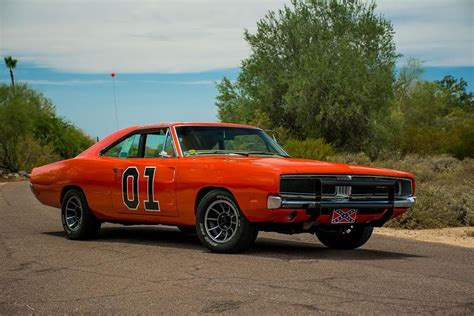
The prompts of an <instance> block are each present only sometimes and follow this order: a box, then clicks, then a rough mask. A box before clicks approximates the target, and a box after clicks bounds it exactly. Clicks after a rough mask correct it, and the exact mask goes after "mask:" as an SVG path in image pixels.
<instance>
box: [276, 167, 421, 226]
mask: <svg viewBox="0 0 474 316" xmlns="http://www.w3.org/2000/svg"><path fill="white" fill-rule="evenodd" d="M340 178H341V179H325V178H316V179H315V180H314V181H313V182H312V184H313V185H314V187H313V188H312V191H313V192H314V193H313V194H310V196H308V194H307V193H306V194H296V195H295V194H294V193H289V194H288V193H280V194H279V195H275V196H269V197H268V200H267V208H268V209H273V210H278V209H294V210H298V209H300V210H301V209H304V210H306V213H307V214H308V215H311V217H312V218H314V219H316V218H318V217H319V216H321V215H322V214H323V213H324V212H327V211H328V210H331V209H341V208H343V209H359V210H361V211H362V210H364V212H365V213H367V212H369V213H370V212H376V213H380V214H382V215H381V216H380V217H379V218H378V219H375V220H371V221H370V225H372V226H382V225H383V224H385V223H386V222H387V221H388V220H389V219H390V218H392V216H393V215H394V210H395V209H407V208H410V207H413V206H415V204H416V197H414V196H403V195H402V194H401V192H400V190H399V191H398V193H397V194H395V191H396V187H397V181H396V180H395V179H393V180H392V179H353V178H352V177H350V176H347V177H340ZM328 186H334V187H335V188H336V195H335V196H328V195H324V194H323V192H326V191H325V190H324V189H325V188H327V187H328ZM354 187H355V188H361V187H362V188H364V187H365V188H367V189H368V190H369V192H370V191H372V190H373V192H374V193H375V192H383V193H382V194H378V195H376V194H374V193H373V194H372V195H371V196H360V195H358V194H356V195H354V196H353V195H352V194H351V191H352V188H354ZM376 190H377V191H376ZM339 193H340V194H339Z"/></svg>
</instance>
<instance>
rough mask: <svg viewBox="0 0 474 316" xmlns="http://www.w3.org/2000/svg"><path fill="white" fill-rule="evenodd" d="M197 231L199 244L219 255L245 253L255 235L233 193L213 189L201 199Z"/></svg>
mask: <svg viewBox="0 0 474 316" xmlns="http://www.w3.org/2000/svg"><path fill="white" fill-rule="evenodd" d="M196 228H197V235H198V237H199V239H200V240H201V243H202V244H203V245H204V246H205V247H206V248H207V249H209V250H211V251H212V252H219V253H236V252H241V251H245V250H247V249H248V248H249V247H250V246H251V245H252V244H253V242H254V241H255V239H256V237H257V234H258V230H257V229H256V228H255V226H254V225H253V224H252V223H250V222H249V221H247V219H246V218H245V216H244V215H243V214H242V212H241V211H240V209H239V206H238V205H237V203H236V201H235V200H234V197H233V196H232V194H230V193H229V192H227V191H224V190H213V191H211V192H209V193H208V194H206V195H205V196H204V197H203V198H202V200H201V201H200V203H199V206H198V209H197V214H196Z"/></svg>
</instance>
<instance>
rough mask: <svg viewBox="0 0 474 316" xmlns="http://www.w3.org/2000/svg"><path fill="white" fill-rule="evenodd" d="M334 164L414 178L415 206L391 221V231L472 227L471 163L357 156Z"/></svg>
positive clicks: (444, 158) (473, 191) (473, 185)
mask: <svg viewBox="0 0 474 316" xmlns="http://www.w3.org/2000/svg"><path fill="white" fill-rule="evenodd" d="M336 160H338V161H342V162H348V163H356V164H362V165H372V166H378V167H384V168H390V169H397V170H403V171H408V172H411V173H413V174H414V175H415V177H416V196H417V198H418V199H417V205H416V206H415V207H414V208H412V209H410V210H409V211H408V212H407V213H406V214H404V215H403V216H401V217H399V218H397V219H395V220H393V221H391V222H390V223H389V226H391V227H399V228H411V229H413V228H441V227H455V226H474V159H465V160H459V159H456V158H452V157H447V156H436V157H420V156H406V157H405V158H403V159H391V160H384V161H372V162H371V161H370V159H368V158H367V156H365V155H363V154H358V155H345V156H338V157H336Z"/></svg>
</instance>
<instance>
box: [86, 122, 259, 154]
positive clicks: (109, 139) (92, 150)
mask: <svg viewBox="0 0 474 316" xmlns="http://www.w3.org/2000/svg"><path fill="white" fill-rule="evenodd" d="M175 126H227V127H240V128H252V129H260V128H258V127H255V126H250V125H244V124H234V123H218V122H163V123H155V124H148V125H137V126H129V127H126V128H123V129H121V130H118V131H116V132H114V133H112V134H110V135H108V136H106V137H105V138H103V139H102V140H100V141H99V142H97V143H95V144H94V145H92V146H91V147H89V148H88V149H86V150H85V151H83V152H82V153H80V154H79V155H78V156H97V155H98V154H99V152H100V151H101V150H102V149H104V148H106V147H107V146H109V145H111V144H113V143H114V142H115V141H117V140H118V139H120V138H121V137H124V136H125V135H127V134H130V133H134V132H138V133H140V131H142V130H148V129H154V128H161V127H175Z"/></svg>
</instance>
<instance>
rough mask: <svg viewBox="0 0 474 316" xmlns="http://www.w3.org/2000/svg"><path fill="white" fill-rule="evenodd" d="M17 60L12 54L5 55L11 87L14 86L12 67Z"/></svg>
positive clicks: (13, 67)
mask: <svg viewBox="0 0 474 316" xmlns="http://www.w3.org/2000/svg"><path fill="white" fill-rule="evenodd" d="M17 61H18V60H16V59H13V58H12V56H8V57H5V65H6V66H7V68H8V69H10V79H11V80H12V87H14V86H15V77H14V76H13V69H15V67H16V62H17Z"/></svg>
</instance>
